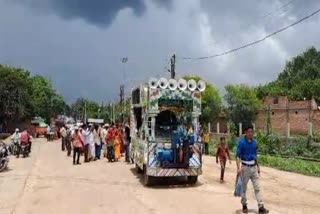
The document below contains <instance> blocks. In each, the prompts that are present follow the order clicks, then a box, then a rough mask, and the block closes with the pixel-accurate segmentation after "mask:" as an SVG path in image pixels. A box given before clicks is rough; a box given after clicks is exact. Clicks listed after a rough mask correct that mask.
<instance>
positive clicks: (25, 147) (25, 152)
mask: <svg viewBox="0 0 320 214" xmlns="http://www.w3.org/2000/svg"><path fill="white" fill-rule="evenodd" d="M20 154H22V157H23V158H25V157H28V156H29V154H30V142H29V143H28V144H21V145H20V151H19V154H18V155H17V157H18V158H19V155H20Z"/></svg>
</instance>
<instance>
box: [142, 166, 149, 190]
mask: <svg viewBox="0 0 320 214" xmlns="http://www.w3.org/2000/svg"><path fill="white" fill-rule="evenodd" d="M143 183H144V185H145V186H151V176H149V175H147V169H146V167H145V166H143Z"/></svg>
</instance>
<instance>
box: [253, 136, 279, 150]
mask: <svg viewBox="0 0 320 214" xmlns="http://www.w3.org/2000/svg"><path fill="white" fill-rule="evenodd" d="M256 140H257V144H258V151H259V152H260V153H262V154H270V155H276V154H278V153H279V151H280V149H281V141H280V137H279V136H276V135H263V134H261V133H259V132H258V133H257V136H256Z"/></svg>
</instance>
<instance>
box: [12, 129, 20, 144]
mask: <svg viewBox="0 0 320 214" xmlns="http://www.w3.org/2000/svg"><path fill="white" fill-rule="evenodd" d="M11 140H12V141H13V142H18V143H19V142H20V133H19V129H18V128H16V130H15V131H14V133H13V134H12V135H11Z"/></svg>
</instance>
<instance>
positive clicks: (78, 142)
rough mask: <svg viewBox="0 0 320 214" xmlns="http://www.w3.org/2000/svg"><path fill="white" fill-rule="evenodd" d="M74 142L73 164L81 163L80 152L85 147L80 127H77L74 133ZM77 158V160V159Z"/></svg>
mask: <svg viewBox="0 0 320 214" xmlns="http://www.w3.org/2000/svg"><path fill="white" fill-rule="evenodd" d="M72 144H73V165H76V164H77V165H80V164H81V163H80V160H79V159H80V153H81V150H82V148H83V141H82V139H81V135H80V132H79V128H78V127H76V128H75V130H74V133H73V135H72ZM76 158H77V160H76Z"/></svg>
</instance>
